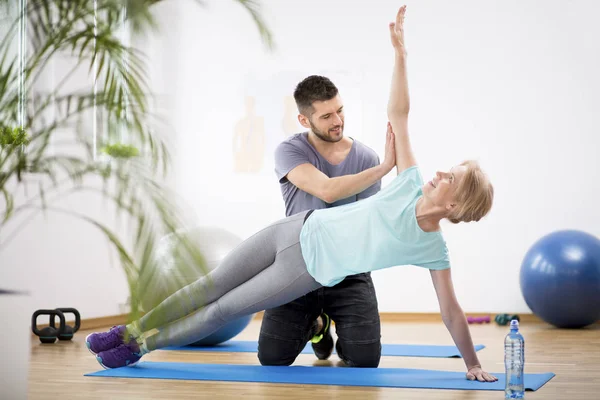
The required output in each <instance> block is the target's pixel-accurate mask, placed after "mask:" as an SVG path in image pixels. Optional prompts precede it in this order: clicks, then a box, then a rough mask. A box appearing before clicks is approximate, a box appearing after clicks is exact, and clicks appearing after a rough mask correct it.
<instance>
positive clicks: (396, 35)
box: [390, 6, 406, 54]
mask: <svg viewBox="0 0 600 400" xmlns="http://www.w3.org/2000/svg"><path fill="white" fill-rule="evenodd" d="M405 12H406V6H402V7H400V9H399V10H398V14H396V22H390V39H391V40H392V46H394V49H396V51H397V52H399V53H402V54H405V53H406V48H405V46H404V13H405Z"/></svg>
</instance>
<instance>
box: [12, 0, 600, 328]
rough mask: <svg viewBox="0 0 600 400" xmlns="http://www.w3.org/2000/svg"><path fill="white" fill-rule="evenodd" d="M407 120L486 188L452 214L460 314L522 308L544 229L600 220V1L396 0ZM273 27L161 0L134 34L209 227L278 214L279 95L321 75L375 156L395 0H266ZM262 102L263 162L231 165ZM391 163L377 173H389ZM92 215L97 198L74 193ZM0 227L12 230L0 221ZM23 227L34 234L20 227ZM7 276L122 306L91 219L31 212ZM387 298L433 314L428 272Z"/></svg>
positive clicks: (71, 297)
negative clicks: (251, 167) (402, 25)
mask: <svg viewBox="0 0 600 400" xmlns="http://www.w3.org/2000/svg"><path fill="white" fill-rule="evenodd" d="M406 3H407V4H408V13H407V17H406V18H407V19H406V40H407V45H408V51H409V60H408V62H409V80H410V90H411V99H412V115H411V126H410V129H411V134H412V143H413V146H414V150H415V152H416V154H417V157H418V160H419V162H420V164H421V166H422V172H423V175H424V177H428V176H431V175H432V174H433V173H434V172H435V170H436V169H438V168H441V169H445V168H449V167H450V166H452V165H453V164H455V163H457V162H459V161H461V160H462V159H464V158H477V159H479V160H480V161H481V163H482V165H483V167H484V168H485V169H486V170H487V171H488V172H489V174H490V175H491V177H492V179H493V182H494V184H495V187H496V193H497V195H496V204H495V207H494V210H493V212H492V213H491V214H490V216H489V217H488V218H487V219H486V220H485V221H483V222H480V223H478V224H469V225H459V226H445V227H444V230H445V237H446V239H447V241H448V245H449V248H450V251H451V257H452V261H453V264H454V269H453V275H454V279H455V286H456V290H457V293H458V297H459V299H460V301H461V303H462V305H463V308H464V309H465V310H466V311H468V312H478V311H489V312H505V311H507V312H528V309H527V307H526V305H525V303H524V301H523V299H522V296H521V294H520V290H519V279H518V273H519V267H520V263H521V260H522V258H523V256H524V254H525V251H526V250H527V248H528V247H529V246H530V245H531V244H532V243H533V242H534V241H535V240H536V239H537V238H539V237H540V236H542V235H544V234H546V233H548V232H550V231H554V230H557V229H564V228H575V229H582V230H586V231H588V232H590V233H592V234H595V235H597V236H600V228H599V227H600V215H599V213H598V212H597V211H596V203H597V202H596V201H595V200H596V198H597V197H598V194H599V189H600V187H599V184H598V183H597V178H596V176H595V175H596V174H597V171H598V170H599V168H598V167H599V162H598V161H597V159H596V153H597V151H596V149H597V148H598V147H599V145H598V141H599V139H597V135H598V133H599V127H600V123H599V122H598V120H597V118H594V116H595V115H594V111H596V110H597V109H598V106H599V105H600V99H599V96H600V94H599V93H600V78H599V77H598V74H597V73H596V71H598V70H600V54H599V53H600V50H599V46H598V45H597V44H596V43H595V41H596V38H598V37H600V26H598V24H595V23H594V22H595V21H594V20H593V18H594V15H597V14H598V12H600V5H599V4H598V3H596V2H594V1H592V0H590V1H571V2H567V3H563V2H557V1H551V2H549V1H515V0H510V1H504V2H480V1H476V0H472V1H455V2H446V1H441V0H436V1H423V0H420V1H414V0H413V1H406ZM261 4H262V5H263V6H262V7H263V11H264V14H265V16H266V18H267V22H268V24H269V26H270V27H271V28H272V30H273V32H274V34H275V39H276V42H277V46H278V47H277V50H276V52H275V53H272V54H268V53H267V52H265V51H264V48H263V47H262V45H261V43H260V41H259V39H258V34H257V33H256V32H255V29H254V27H253V23H252V21H251V19H250V17H249V16H248V14H247V13H246V12H245V11H244V10H243V9H242V8H241V7H240V6H239V5H237V4H235V2H233V1H213V2H207V6H206V7H204V8H203V7H198V5H197V3H196V2H194V1H191V0H187V1H178V2H167V4H164V5H161V6H160V7H161V8H160V9H159V10H158V11H159V12H157V15H158V16H159V20H160V21H161V22H162V23H163V28H162V36H161V37H160V38H156V37H155V38H152V39H149V40H148V41H147V42H145V43H144V48H145V49H146V51H147V52H148V53H149V55H150V61H151V63H150V65H151V76H152V79H153V87H154V88H155V90H156V91H157V92H160V93H161V94H163V95H164V96H162V97H161V99H162V101H163V102H164V104H163V106H164V109H165V110H172V112H171V113H170V114H168V115H167V120H168V122H170V123H171V124H172V125H173V127H174V132H173V135H174V136H173V138H174V139H177V141H176V150H177V153H176V157H175V159H174V160H175V165H174V167H175V170H174V171H175V174H174V178H175V185H176V187H177V188H178V191H179V193H180V194H181V195H182V196H183V197H184V198H185V199H186V200H187V201H188V202H189V203H190V204H191V205H192V206H193V208H194V209H195V211H196V213H197V217H198V219H199V220H200V221H201V222H202V223H203V224H205V225H216V226H220V227H222V228H224V229H227V230H229V231H232V232H234V233H236V234H238V235H239V236H241V237H243V238H245V237H247V236H249V235H251V234H252V233H254V232H255V231H257V230H258V229H260V228H262V227H263V226H265V225H266V224H268V223H270V222H272V221H274V220H276V219H279V218H281V217H282V216H283V215H284V208H283V201H282V199H281V195H280V191H279V186H278V184H277V181H276V178H275V175H274V173H273V158H272V152H273V148H274V146H275V145H276V144H277V143H278V142H279V141H280V140H282V139H283V138H284V137H285V135H284V132H283V128H282V118H283V114H284V108H283V101H284V97H285V96H289V95H291V94H292V91H293V88H294V85H295V84H296V83H297V82H298V81H299V80H300V79H302V78H303V77H305V76H307V75H309V74H316V73H320V74H326V75H328V76H330V77H331V78H332V79H333V80H334V82H335V83H336V84H337V85H338V87H339V88H340V91H341V95H342V97H343V98H344V100H345V103H346V113H347V120H346V134H347V135H350V136H352V137H354V138H356V139H358V140H362V141H363V142H364V143H366V144H368V145H370V146H371V147H372V148H374V149H375V150H376V151H377V152H378V153H379V154H383V145H384V132H385V124H386V115H385V109H386V102H387V96H388V91H389V81H390V76H391V75H390V74H391V67H392V61H393V59H392V50H391V47H390V44H389V38H388V28H387V23H388V22H389V21H391V20H392V18H393V17H394V15H395V12H396V10H397V8H398V7H399V6H400V5H401V4H400V3H398V2H396V1H387V0H386V1H383V0H381V1H371V2H368V6H365V4H367V3H366V2H347V1H342V0H330V1H327V2H322V1H319V0H305V1H302V2H300V1H296V2H290V1H286V2H283V1H278V0H267V1H265V0H263V1H261ZM249 95H250V96H254V97H255V98H256V112H257V114H259V115H261V116H262V117H263V118H264V123H265V140H266V142H265V147H264V151H265V153H264V157H263V159H262V161H263V165H262V168H261V169H260V170H259V171H257V172H255V173H244V174H243V173H236V172H235V171H234V168H233V165H234V157H233V151H232V149H233V131H234V127H235V124H236V122H237V121H238V120H239V119H240V118H241V117H242V116H243V115H244V99H245V97H246V96H249ZM392 178H393V176H392V174H390V175H389V176H387V177H385V179H384V185H385V184H387V183H388V182H389V181H390V179H392ZM70 201H71V202H72V204H73V206H74V207H79V208H80V209H82V210H87V211H89V212H91V213H95V214H96V215H102V214H101V213H102V210H103V208H102V205H101V204H102V203H101V202H99V201H97V200H93V199H91V198H87V197H75V198H72V199H70ZM2 234H3V235H4V234H5V232H3V233H2ZM26 240H31V242H32V243H26ZM0 264H1V265H2V267H1V268H0V283H1V284H2V285H1V286H4V285H5V284H7V285H8V286H9V287H10V286H11V285H12V286H15V287H23V288H26V289H29V290H30V291H31V292H32V293H33V296H34V306H35V308H41V307H57V306H75V307H78V308H80V309H81V310H82V312H83V315H84V317H86V318H93V317H97V316H102V315H111V314H116V313H119V312H120V310H119V308H118V304H119V303H121V302H123V301H125V299H126V297H127V288H126V285H125V281H124V278H123V275H122V273H121V271H120V270H119V267H118V265H116V264H115V265H111V263H110V257H109V255H108V245H107V244H106V242H105V240H104V239H103V238H102V236H101V235H100V234H98V233H96V232H95V231H94V229H93V228H90V227H89V226H85V225H84V224H81V223H79V222H74V221H72V220H67V219H65V218H63V217H60V216H54V217H50V218H48V219H47V220H44V219H37V220H35V221H33V222H32V224H30V225H29V228H28V229H27V230H25V231H23V232H22V233H21V236H20V237H19V238H18V239H15V240H14V241H13V243H12V245H11V246H10V247H9V248H7V249H4V251H3V252H2V253H0ZM374 279H375V282H376V288H377V292H378V298H379V302H380V310H381V311H383V312H385V311H406V312H430V311H432V312H435V311H437V304H436V299H435V295H434V293H433V289H432V287H431V284H430V281H429V278H428V273H427V271H425V270H422V269H418V268H416V267H406V266H404V267H397V268H393V269H390V270H386V271H380V272H377V273H375V274H374Z"/></svg>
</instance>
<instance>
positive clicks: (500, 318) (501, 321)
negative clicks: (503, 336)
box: [494, 314, 521, 326]
mask: <svg viewBox="0 0 600 400" xmlns="http://www.w3.org/2000/svg"><path fill="white" fill-rule="evenodd" d="M513 319H516V320H517V321H521V318H519V316H518V315H516V314H514V315H509V314H498V315H496V318H494V321H496V323H497V324H498V325H502V326H503V325H507V324H508V323H509V322H510V321H512V320H513Z"/></svg>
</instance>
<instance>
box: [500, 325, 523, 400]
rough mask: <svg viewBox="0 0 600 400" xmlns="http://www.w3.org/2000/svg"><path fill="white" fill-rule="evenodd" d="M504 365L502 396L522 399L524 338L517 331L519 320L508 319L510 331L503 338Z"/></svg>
mask: <svg viewBox="0 0 600 400" xmlns="http://www.w3.org/2000/svg"><path fill="white" fill-rule="evenodd" d="M504 366H505V368H506V385H505V387H504V398H506V399H522V398H523V397H524V396H525V383H524V377H525V375H524V366H525V340H524V339H523V336H522V335H521V334H520V333H519V321H517V320H516V319H513V320H512V321H510V332H509V333H508V335H506V338H505V339H504Z"/></svg>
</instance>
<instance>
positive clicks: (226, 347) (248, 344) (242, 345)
mask: <svg viewBox="0 0 600 400" xmlns="http://www.w3.org/2000/svg"><path fill="white" fill-rule="evenodd" d="M474 347H475V351H479V350H481V349H483V348H485V346H484V345H481V344H478V345H476V346H474ZM161 350H179V351H225V352H232V353H258V342H255V341H229V342H225V343H221V344H218V345H216V346H183V347H164V348H162V349H161ZM334 353H335V349H334ZM302 354H313V349H312V347H311V345H310V343H308V344H307V345H306V347H305V348H304V350H302ZM381 355H382V356H396V357H444V358H445V357H459V358H460V357H461V356H460V352H459V351H458V348H457V347H456V346H433V345H417V344H383V345H381Z"/></svg>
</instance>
